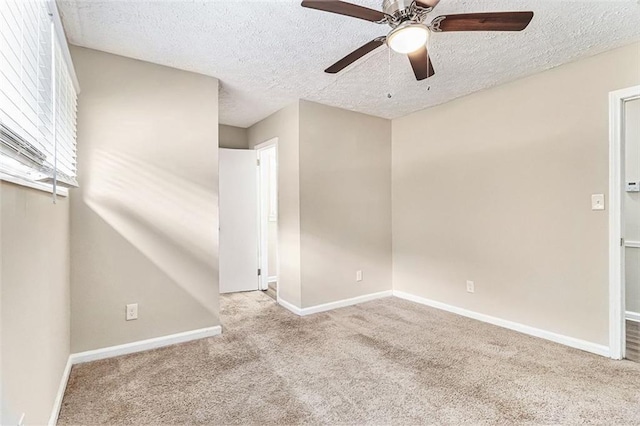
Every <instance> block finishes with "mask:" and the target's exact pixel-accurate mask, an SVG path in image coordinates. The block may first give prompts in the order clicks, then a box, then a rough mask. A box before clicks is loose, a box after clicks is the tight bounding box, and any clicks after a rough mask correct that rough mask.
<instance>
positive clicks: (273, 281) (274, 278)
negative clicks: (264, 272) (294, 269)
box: [267, 275, 278, 283]
mask: <svg viewBox="0 0 640 426" xmlns="http://www.w3.org/2000/svg"><path fill="white" fill-rule="evenodd" d="M267 282H268V283H275V282H278V277H276V276H275V275H272V276H270V277H269V278H267Z"/></svg>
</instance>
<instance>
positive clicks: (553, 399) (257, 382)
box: [58, 292, 640, 425]
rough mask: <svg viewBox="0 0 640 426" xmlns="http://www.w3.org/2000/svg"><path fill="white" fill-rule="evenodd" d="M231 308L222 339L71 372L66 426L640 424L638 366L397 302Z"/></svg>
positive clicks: (254, 300)
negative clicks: (303, 311)
mask: <svg viewBox="0 0 640 426" xmlns="http://www.w3.org/2000/svg"><path fill="white" fill-rule="evenodd" d="M221 303H222V306H221V311H222V313H221V315H222V321H223V329H224V334H223V335H222V336H218V337H214V338H209V339H204V340H200V341H195V342H189V343H184V344H181V345H175V346H172V347H167V348H162V349H157V350H153V351H148V352H144V353H138V354H133V355H128V356H123V357H120V358H115V359H110V360H103V361H96V362H92V363H88V364H81V365H78V366H75V367H73V370H72V372H71V377H70V380H69V384H68V387H67V391H66V393H65V396H64V400H63V404H62V411H61V413H60V418H59V422H58V423H59V424H62V425H67V424H82V425H98V424H136V425H142V424H149V425H151V424H153V425H157V424H217V425H226V424H300V423H312V424H463V423H466V424H523V423H528V424H573V423H597V424H608V425H610V424H640V364H636V363H632V362H630V361H611V360H608V359H606V358H603V357H600V356H597V355H592V354H589V353H585V352H582V351H579V350H575V349H571V348H567V347H565V346H562V345H559V344H555V343H551V342H547V341H545V340H540V339H536V338H533V337H529V336H525V335H523V334H519V333H516V332H513V331H509V330H505V329H502V328H499V327H494V326H491V325H488V324H484V323H481V322H478V321H474V320H471V319H467V318H463V317H460V316H456V315H453V314H450V313H446V312H442V311H438V310H436V309H431V308H428V307H425V306H421V305H417V304H414V303H411V302H407V301H404V300H400V299H397V298H387V299H381V300H377V301H373V302H368V303H365V304H361V305H357V306H353V307H349V308H343V309H338V310H335V311H332V312H327V313H321V314H315V315H311V316H308V317H303V318H300V317H297V316H295V315H293V314H291V313H289V312H288V311H286V310H284V309H283V308H280V307H278V306H277V305H275V303H274V302H273V300H272V299H270V298H269V297H268V296H266V295H264V294H262V293H261V292H255V293H240V294H233V295H228V296H224V297H223V298H222V302H221Z"/></svg>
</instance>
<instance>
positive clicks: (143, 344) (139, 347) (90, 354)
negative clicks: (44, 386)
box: [69, 325, 222, 364]
mask: <svg viewBox="0 0 640 426" xmlns="http://www.w3.org/2000/svg"><path fill="white" fill-rule="evenodd" d="M220 333H222V327H220V326H219V325H216V326H214V327H207V328H201V329H198V330H191V331H185V332H182V333H176V334H169V335H168V336H161V337H154V338H153V339H146V340H139V341H137V342H131V343H125V344H123V345H117V346H109V347H107V348H100V349H94V350H91V351H86V352H79V353H75V354H71V355H70V357H69V358H71V363H72V364H81V363H83V362H89V361H96V360H99V359H105V358H111V357H114V356H120V355H127V354H132V353H135V352H142V351H147V350H149V349H156V348H161V347H163V346H169V345H174V344H176V343H183V342H189V341H191V340H197V339H204V338H205V337H212V336H217V335H218V334H220Z"/></svg>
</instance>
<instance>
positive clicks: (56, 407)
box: [48, 356, 72, 426]
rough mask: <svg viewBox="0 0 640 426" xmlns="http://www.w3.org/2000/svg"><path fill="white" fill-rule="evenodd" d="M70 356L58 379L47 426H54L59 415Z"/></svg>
mask: <svg viewBox="0 0 640 426" xmlns="http://www.w3.org/2000/svg"><path fill="white" fill-rule="evenodd" d="M71 365H72V364H71V356H69V357H68V358H67V365H66V366H65V367H64V371H63V372H62V377H61V378H60V385H59V386H58V393H56V399H54V401H53V409H52V410H51V416H50V417H49V423H48V425H49V426H55V424H56V423H57V422H58V415H59V414H60V408H61V407H62V398H63V397H64V392H65V390H66V389H67V382H68V381H69V374H71Z"/></svg>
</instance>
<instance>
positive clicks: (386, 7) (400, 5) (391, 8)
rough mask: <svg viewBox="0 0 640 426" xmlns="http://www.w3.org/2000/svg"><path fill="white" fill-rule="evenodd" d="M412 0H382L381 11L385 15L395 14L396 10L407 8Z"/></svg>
mask: <svg viewBox="0 0 640 426" xmlns="http://www.w3.org/2000/svg"><path fill="white" fill-rule="evenodd" d="M412 2H413V0H384V1H383V2H382V11H383V12H384V13H386V14H387V15H391V16H396V14H397V12H401V11H403V10H405V9H409V7H410V6H411V3H412Z"/></svg>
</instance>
